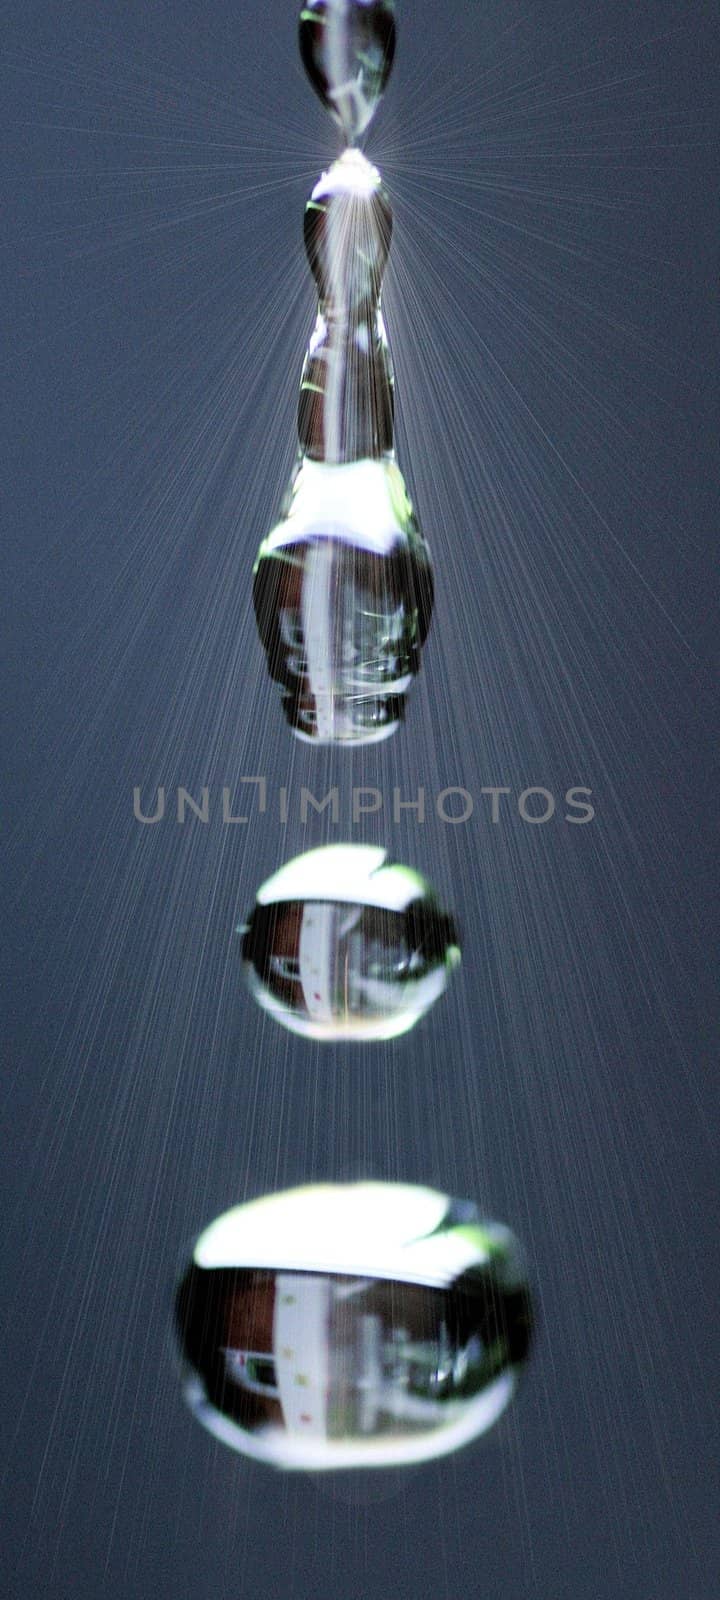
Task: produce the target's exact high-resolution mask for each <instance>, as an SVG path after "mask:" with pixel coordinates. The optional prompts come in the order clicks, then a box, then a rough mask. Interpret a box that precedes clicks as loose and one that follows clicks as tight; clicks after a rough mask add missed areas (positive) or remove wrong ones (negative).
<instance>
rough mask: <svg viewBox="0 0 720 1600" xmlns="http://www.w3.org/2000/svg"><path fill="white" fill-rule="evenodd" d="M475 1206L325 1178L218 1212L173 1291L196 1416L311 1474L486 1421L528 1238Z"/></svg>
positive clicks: (384, 1461)
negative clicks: (521, 1239)
mask: <svg viewBox="0 0 720 1600" xmlns="http://www.w3.org/2000/svg"><path fill="white" fill-rule="evenodd" d="M464 1210H465V1213H466V1220H465V1221H464V1222H463V1223H461V1224H458V1223H457V1221H456V1220H455V1215H454V1212H455V1204H454V1202H452V1201H451V1200H449V1199H448V1197H447V1196H445V1195H442V1194H439V1193H438V1192H437V1191H435V1190H432V1189H422V1188H414V1187H411V1186H409V1185H404V1184H393V1183H360V1184H318V1185H312V1186H308V1187H306V1188H302V1189H293V1190H290V1191H287V1192H285V1193H282V1194H275V1195H269V1196H267V1197H265V1198H264V1199H261V1200H255V1201H251V1202H250V1203H248V1204H245V1205H240V1206H236V1207H235V1208H234V1209H233V1210H232V1211H228V1212H226V1213H225V1215H224V1216H221V1217H219V1218H217V1220H216V1221H215V1222H213V1223H211V1224H210V1227H209V1228H207V1229H206V1231H205V1233H203V1234H202V1235H201V1236H200V1238H199V1239H198V1241H197V1244H196V1246H195V1250H194V1253H193V1257H192V1260H191V1262H190V1265H189V1267H188V1270H187V1271H186V1273H185V1276H184V1278H183V1281H182V1283H181V1285H180V1289H179V1291H178V1294H177V1298H176V1327H177V1331H178V1335H179V1340H180V1346H181V1353H182V1358H183V1368H184V1370H183V1382H184V1393H185V1398H186V1400H187V1401H188V1404H189V1405H190V1407H191V1409H192V1410H193V1412H194V1413H195V1415H196V1416H197V1418H198V1420H199V1421H200V1422H202V1423H203V1424H204V1426H205V1427H206V1428H208V1429H209V1431H210V1432H211V1433H213V1434H214V1435H215V1436H216V1437H217V1438H219V1439H221V1440H223V1441H224V1443H226V1444H228V1445H230V1446H231V1447H232V1448H233V1449H235V1450H238V1451H240V1452H241V1453H243V1454H245V1455H249V1456H253V1457H255V1458H256V1459H257V1460H260V1461H267V1462H272V1463H273V1464H274V1465H275V1466H279V1467H289V1468H296V1469H297V1468H304V1469H307V1470H310V1471H312V1470H328V1469H334V1468H343V1469H346V1470H352V1469H355V1470H357V1469H362V1468H363V1467H369V1466H372V1467H380V1466H382V1467H385V1468H397V1467H398V1466H403V1465H409V1464H412V1463H414V1462H419V1461H426V1460H430V1459H432V1458H433V1457H436V1456H441V1455H446V1454H448V1453H449V1452H451V1451H453V1450H456V1449H458V1448H459V1447H460V1446H461V1445H463V1444H466V1443H468V1442H469V1441H470V1440H471V1439H475V1438H477V1437H478V1436H479V1435H481V1434H483V1433H486V1432H487V1430H488V1429H489V1428H490V1427H492V1425H493V1423H494V1422H495V1421H496V1420H497V1418H498V1417H499V1416H500V1415H501V1413H502V1412H503V1411H504V1409H505V1407H506V1406H507V1404H508V1403H509V1401H510V1399H511V1398H512V1395H513V1393H514V1390H515V1386H516V1381H517V1374H518V1371H519V1369H520V1367H521V1366H522V1364H523V1362H524V1360H525V1358H526V1356H527V1353H528V1348H529V1343H530V1337H531V1325H532V1310H531V1302H530V1295H529V1290H528V1285H527V1279H526V1274H525V1271H524V1269H523V1265H522V1260H521V1255H520V1250H519V1246H518V1243H517V1240H516V1239H515V1238H514V1237H513V1235H512V1234H511V1233H510V1232H509V1230H508V1229H507V1228H504V1227H502V1226H500V1225H498V1224H497V1223H494V1222H488V1221H483V1220H481V1219H480V1217H479V1215H478V1212H477V1209H476V1208H475V1207H468V1205H467V1203H465V1204H464ZM468 1210H469V1213H470V1214H469V1216H468V1215H467V1213H468Z"/></svg>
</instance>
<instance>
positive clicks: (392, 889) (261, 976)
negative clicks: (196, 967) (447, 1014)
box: [242, 845, 460, 1040]
mask: <svg viewBox="0 0 720 1600" xmlns="http://www.w3.org/2000/svg"><path fill="white" fill-rule="evenodd" d="M242 954H243V960H244V962H245V967H246V973H247V977H248V981H249V984H250V987H251V989H252V992H253V993H254V995H255V998H256V1000H257V1001H258V1003H259V1004H260V1005H261V1006H262V1007H263V1010H265V1011H267V1012H268V1013H269V1015H271V1016H273V1017H274V1018H275V1020H276V1021H277V1022H280V1023H282V1025H283V1027H285V1028H288V1029H289V1030H290V1032H292V1033H297V1034H301V1035H303V1036H304V1037H305V1038H310V1039H326V1040H336V1039H390V1038H394V1037H396V1036H397V1035H398V1034H401V1033H406V1032H407V1031H408V1030H409V1029H410V1028H412V1027H414V1026H415V1024H416V1023H417V1022H419V1020H420V1018H421V1017H423V1016H424V1015H425V1013H426V1012H427V1011H429V1009H430V1007H431V1006H432V1005H433V1004H434V1002H435V1001H436V1000H437V999H438V998H439V997H440V995H441V994H442V993H443V992H444V990H445V988H446V986H447V982H448V979H449V976H450V973H451V971H452V969H453V967H454V966H455V965H456V964H457V962H458V961H459V958H460V950H459V945H458V937H457V932H456V929H455V924H454V922H453V919H452V917H450V916H448V915H447V913H446V912H444V911H443V910H442V909H441V907H440V906H439V904H438V902H437V899H436V897H435V894H434V892H433V890H432V888H431V886H430V884H428V883H427V882H426V880H425V879H424V878H422V877H421V876H420V874H419V873H416V872H413V871H411V870H410V869H409V868H407V867H404V866H401V865H399V864H398V863H394V862H390V861H388V859H387V852H386V851H385V850H382V849H376V848H373V847H372V846H370V845H328V846H325V847H324V848H323V849H319V850H312V851H309V852H308V853H307V854H306V855H304V856H297V857H296V858H295V860H293V861H290V862H287V863H286V865H285V866H284V867H282V868H280V870H279V871H278V872H277V873H275V875H274V877H273V878H271V879H270V880H269V881H268V882H267V883H265V884H263V885H262V887H261V888H260V889H259V890H258V893H257V900H256V905H255V908H254V910H253V912H252V915H251V916H250V918H249V919H248V922H247V924H246V925H245V933H244V937H243V945H242Z"/></svg>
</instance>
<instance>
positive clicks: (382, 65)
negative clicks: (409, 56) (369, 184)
mask: <svg viewBox="0 0 720 1600" xmlns="http://www.w3.org/2000/svg"><path fill="white" fill-rule="evenodd" d="M299 42H300V54H301V56H302V60H303V65H304V67H305V71H306V72H307V75H308V77H309V79H310V82H311V84H312V86H313V89H314V90H315V92H316V94H317V95H319V97H320V99H321V101H322V103H323V105H324V106H325V108H326V110H327V111H329V112H330V114H331V116H332V117H334V119H335V121H336V122H338V123H339V124H340V126H341V128H342V130H343V132H344V134H345V138H346V139H347V141H348V143H353V142H354V141H355V140H356V139H358V138H359V137H360V135H361V134H362V133H364V131H365V129H366V128H367V126H368V123H369V122H370V120H371V118H372V116H373V115H374V112H375V109H376V107H377V104H378V101H379V99H380V96H381V94H382V93H383V90H384V88H385V85H386V83H387V81H388V78H389V76H390V69H391V67H392V63H393V56H394V54H395V6H394V4H393V0H307V3H306V4H305V5H304V6H303V9H302V11H301V12H300V23H299Z"/></svg>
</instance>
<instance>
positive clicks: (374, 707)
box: [253, 460, 433, 744]
mask: <svg viewBox="0 0 720 1600" xmlns="http://www.w3.org/2000/svg"><path fill="white" fill-rule="evenodd" d="M253 601H254V606H255V615H256V619H257V625H258V631H259V634H260V639H261V641H262V644H263V645H264V647H265V651H266V653H267V661H268V669H269V672H270V676H271V677H272V678H273V679H274V680H275V682H276V683H278V684H279V685H280V687H281V690H282V697H283V708H284V711H285V715H286V717H287V720H288V722H289V723H290V726H291V727H292V728H293V730H294V732H295V733H296V734H297V735H298V736H299V737H300V738H303V739H309V740H312V741H313V742H314V743H318V744H323V743H324V744H368V743H371V742H373V741H375V740H379V739H383V738H387V737H388V735H389V734H391V733H392V732H393V731H394V729H395V728H396V727H397V726H398V724H399V722H400V721H401V719H402V717H403V716H404V714H405V696H406V694H407V691H408V689H409V687H410V685H411V683H412V680H413V678H414V677H415V676H416V674H417V673H418V672H419V670H420V655H421V650H422V646H423V644H424V642H425V638H426V635H427V632H428V628H429V626H430V617H431V614H432V603H433V578H432V568H431V565H430V557H429V552H428V548H427V545H426V544H425V541H424V540H423V538H422V536H421V534H420V531H419V529H418V526H417V522H416V520H415V517H414V513H413V509H412V505H411V503H410V501H409V499H408V496H407V492H406V490H405V485H404V482H403V479H402V475H401V473H400V472H399V470H398V468H397V466H396V465H395V463H394V462H392V461H358V462H353V463H351V464H349V465H345V466H332V465H327V464H324V463H320V462H314V461H308V460H305V461H303V462H302V463H301V466H300V468H299V470H298V472H297V474H296V476H295V479H294V481H293V484H292V487H291V491H290V495H289V500H288V503H287V505H286V513H285V516H284V517H283V518H282V520H281V521H280V522H279V523H278V525H277V527H275V528H274V529H273V530H272V532H271V533H270V534H269V535H268V537H267V539H266V540H265V541H264V543H263V544H262V545H261V547H260V551H259V554H258V558H257V562H256V564H255V574H254V581H253Z"/></svg>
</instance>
